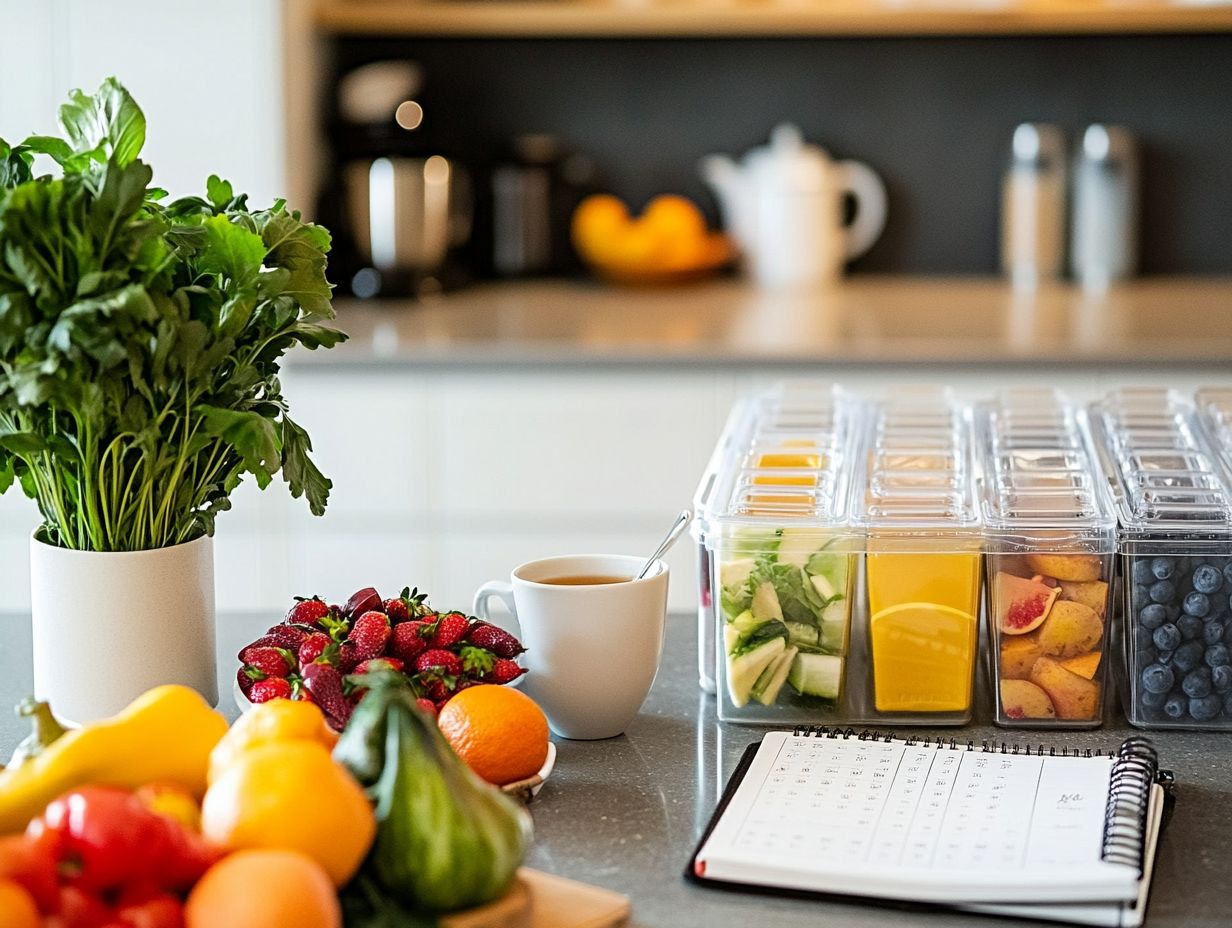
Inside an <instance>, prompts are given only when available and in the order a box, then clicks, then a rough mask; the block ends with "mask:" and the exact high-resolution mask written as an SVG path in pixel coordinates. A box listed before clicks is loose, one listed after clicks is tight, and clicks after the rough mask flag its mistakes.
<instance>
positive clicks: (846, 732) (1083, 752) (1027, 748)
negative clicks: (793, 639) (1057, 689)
mask: <svg viewBox="0 0 1232 928" xmlns="http://www.w3.org/2000/svg"><path fill="white" fill-rule="evenodd" d="M792 733H793V734H794V735H796V736H797V737H799V738H841V739H843V740H844V741H846V740H848V739H851V738H854V739H855V740H857V741H884V742H885V743H887V744H889V743H891V742H893V741H895V740H899V741H901V742H902V743H903V744H905V745H907V746H908V747H924V748H935V749H937V750H949V751H971V752H976V751H978V752H980V753H982V754H1017V755H1020V756H1024V757H1117V756H1120V753H1121V752H1120V751H1117V752H1113V751H1105V750H1103V749H1102V748H1097V749H1092V748H1067V747H1062V748H1058V747H1050V746H1048V745H1044V744H1040V745H1036V746H1034V747H1033V746H1032V745H1029V744H1019V743H1018V742H1009V741H987V740H985V741H981V742H980V743H979V744H978V745H977V744H976V743H975V742H974V741H971V740H967V741H959V740H958V739H957V738H946V737H945V736H943V735H937V736H935V737H930V736H929V735H906V736H904V737H902V738H898V736H896V735H895V734H894V732H892V731H883V730H878V729H872V728H862V729H855V728H839V727H837V726H835V727H831V726H829V725H798V726H796V728H794V729H793V730H792ZM1139 742H1146V739H1144V738H1141V737H1137V736H1135V737H1132V738H1129V739H1128V740H1126V742H1125V744H1131V743H1139ZM1146 743H1147V744H1149V742H1146ZM1124 749H1125V745H1122V746H1121V751H1123V750H1124Z"/></svg>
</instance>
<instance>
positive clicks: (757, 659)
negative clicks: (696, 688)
mask: <svg viewBox="0 0 1232 928" xmlns="http://www.w3.org/2000/svg"><path fill="white" fill-rule="evenodd" d="M786 647H787V642H786V641H784V640H783V639H782V638H771V639H770V640H769V641H767V642H766V643H765V644H761V645H758V646H757V647H756V648H754V649H753V650H751V651H748V652H746V653H744V654H741V655H740V656H739V657H728V659H727V692H728V695H730V696H731V701H732V704H733V705H735V706H737V707H739V706H743V705H746V704H747V703H748V701H749V694H750V693H751V692H752V690H753V684H754V683H756V682H757V678H758V677H760V676H761V674H762V671H764V670H765V669H766V668H767V667H769V666H770V664H771V663H773V662H774V659H775V658H776V657H778V656H779V655H780V654H782V653H783V650H784V649H785V648H786Z"/></svg>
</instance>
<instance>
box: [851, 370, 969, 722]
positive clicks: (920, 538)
mask: <svg viewBox="0 0 1232 928" xmlns="http://www.w3.org/2000/svg"><path fill="white" fill-rule="evenodd" d="M869 418H870V420H871V423H870V435H869V438H868V443H867V448H868V451H867V460H868V468H867V471H866V473H865V474H864V475H863V481H862V484H863V485H862V491H863V492H862V504H861V508H860V511H859V514H858V517H857V524H858V525H859V526H860V528H861V529H862V530H863V533H864V537H865V548H866V551H867V553H866V555H865V557H864V571H863V574H862V579H863V592H864V602H863V604H864V609H863V610H862V611H861V617H862V618H864V617H866V619H867V640H868V658H869V667H870V670H871V673H869V674H867V680H868V683H869V685H870V686H869V693H868V695H869V704H870V705H871V709H872V712H871V713H868V712H866V713H861V714H863V715H869V716H871V717H874V718H876V719H878V720H879V721H888V722H898V723H905V724H911V723H922V724H932V725H940V724H962V723H963V722H966V721H968V720H969V719H970V718H971V707H972V692H973V684H974V679H975V666H976V658H977V655H978V653H979V647H978V645H979V609H980V589H981V580H982V570H981V551H982V534H981V523H980V517H979V511H978V509H977V507H976V504H975V496H974V492H973V489H974V486H975V480H974V476H973V467H974V459H973V454H972V440H971V423H970V417H969V415H968V411H967V409H966V408H965V407H964V406H963V405H961V404H959V403H957V402H956V401H955V400H954V398H953V397H952V396H951V395H950V393H949V392H948V391H946V390H935V389H929V388H915V389H911V390H902V391H900V392H896V393H893V394H891V395H890V396H889V397H888V398H887V399H886V400H885V401H883V402H882V403H880V404H878V405H876V406H875V407H874V408H873V410H872V412H871V415H870V416H869ZM861 630H863V629H861Z"/></svg>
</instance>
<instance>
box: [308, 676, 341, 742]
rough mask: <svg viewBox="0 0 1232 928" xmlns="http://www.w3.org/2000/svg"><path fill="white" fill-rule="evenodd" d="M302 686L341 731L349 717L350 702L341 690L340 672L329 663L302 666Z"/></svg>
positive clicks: (330, 721)
mask: <svg viewBox="0 0 1232 928" xmlns="http://www.w3.org/2000/svg"><path fill="white" fill-rule="evenodd" d="M304 686H305V687H306V688H307V690H308V692H309V693H311V694H312V701H313V702H315V703H316V704H317V705H318V706H320V707H321V711H322V712H324V713H325V715H326V717H327V718H328V719H329V723H330V724H331V725H332V726H333V727H334V728H336V729H338V730H339V731H341V730H342V729H343V728H344V727H345V726H346V723H347V721H348V720H349V719H350V718H351V704H350V703H349V702H348V701H347V698H346V695H345V694H344V693H343V691H342V676H341V674H339V673H338V671H337V670H335V669H334V668H333V667H331V666H330V665H329V664H322V663H319V662H316V663H312V664H309V665H308V666H307V667H305V668H304Z"/></svg>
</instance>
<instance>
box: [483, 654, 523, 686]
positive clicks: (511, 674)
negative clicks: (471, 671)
mask: <svg viewBox="0 0 1232 928" xmlns="http://www.w3.org/2000/svg"><path fill="white" fill-rule="evenodd" d="M524 673H526V668H525V667H519V666H518V665H517V662H516V661H511V660H510V659H509V658H507V657H498V658H497V659H496V661H495V662H494V663H493V664H492V669H491V670H490V671H488V672H487V673H486V674H484V675H483V682H484V683H511V682H513V681H514V680H516V679H517V678H518V677H520V676H522V674H524Z"/></svg>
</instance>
